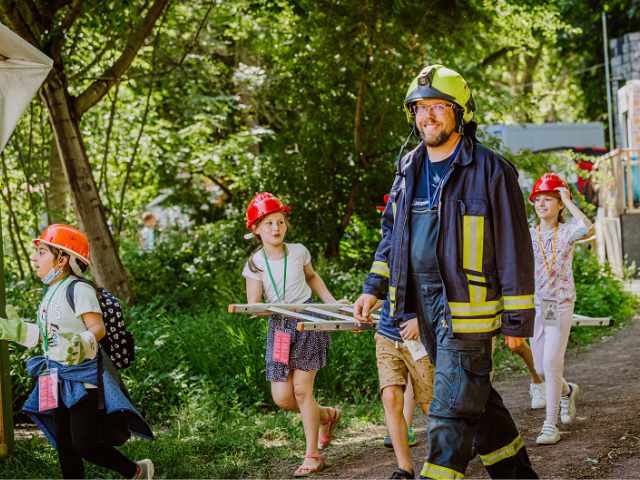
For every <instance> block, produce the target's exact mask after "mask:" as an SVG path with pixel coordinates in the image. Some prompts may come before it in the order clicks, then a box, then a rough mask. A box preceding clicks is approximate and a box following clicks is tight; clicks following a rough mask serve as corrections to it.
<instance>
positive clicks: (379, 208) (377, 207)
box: [376, 193, 389, 213]
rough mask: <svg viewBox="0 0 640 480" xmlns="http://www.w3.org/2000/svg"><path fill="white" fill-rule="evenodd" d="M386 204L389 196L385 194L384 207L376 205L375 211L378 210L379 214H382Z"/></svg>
mask: <svg viewBox="0 0 640 480" xmlns="http://www.w3.org/2000/svg"><path fill="white" fill-rule="evenodd" d="M387 203H389V194H388V193H385V194H384V205H376V210H378V211H379V212H380V213H382V212H384V209H385V208H386V206H387Z"/></svg>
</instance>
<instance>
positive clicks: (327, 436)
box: [318, 407, 342, 450]
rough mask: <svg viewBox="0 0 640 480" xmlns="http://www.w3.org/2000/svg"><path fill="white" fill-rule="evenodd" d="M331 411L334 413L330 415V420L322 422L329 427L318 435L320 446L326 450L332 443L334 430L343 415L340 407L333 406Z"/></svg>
mask: <svg viewBox="0 0 640 480" xmlns="http://www.w3.org/2000/svg"><path fill="white" fill-rule="evenodd" d="M330 411H331V412H332V413H331V416H330V417H329V420H327V421H326V422H323V423H322V425H328V427H327V429H326V430H325V431H324V433H321V434H320V435H319V436H318V448H319V449H320V450H324V449H325V448H327V447H328V446H329V445H330V444H331V438H332V436H333V432H334V430H335V429H336V426H337V425H338V422H339V421H340V417H341V416H342V412H341V411H340V409H339V408H338V407H331V410H330Z"/></svg>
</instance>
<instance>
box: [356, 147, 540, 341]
mask: <svg viewBox="0 0 640 480" xmlns="http://www.w3.org/2000/svg"><path fill="white" fill-rule="evenodd" d="M461 141H462V142H463V145H462V147H461V148H460V151H459V153H458V155H457V156H456V158H455V159H453V161H452V163H451V168H450V170H449V172H448V174H447V176H446V177H445V180H444V183H443V186H442V189H441V192H440V199H439V202H438V210H439V220H438V222H439V223H438V224H439V231H438V243H437V248H436V255H437V259H438V266H439V269H440V275H441V277H442V282H443V287H444V295H445V315H446V319H447V324H448V327H449V335H452V336H455V337H458V338H465V337H467V338H477V339H479V338H486V337H491V336H493V335H496V334H498V333H500V332H502V333H503V334H505V335H509V336H514V337H530V336H532V334H533V321H534V317H535V308H534V260H533V248H532V245H531V236H530V234H529V228H528V225H527V216H526V212H525V206H524V199H523V196H522V192H521V191H520V187H519V186H518V181H517V178H518V173H517V171H516V169H515V167H514V166H513V165H512V164H511V163H509V162H507V161H506V160H504V159H503V158H502V157H500V156H499V155H497V154H496V153H494V152H493V151H491V150H489V149H488V148H487V147H485V146H484V145H482V144H480V143H478V141H477V140H476V139H475V138H473V137H468V136H464V137H462V140H461ZM425 153H426V147H425V146H424V144H423V143H420V145H419V146H418V147H416V148H415V149H414V150H412V151H411V152H409V153H407V154H406V155H405V156H404V157H403V158H402V159H401V161H400V162H399V165H398V171H397V172H396V176H395V179H394V182H393V185H392V187H391V192H390V194H389V200H388V202H387V205H386V206H385V210H384V212H383V214H382V240H381V241H380V243H379V244H378V248H377V250H376V253H375V257H374V262H373V265H372V267H371V271H370V272H369V274H368V276H367V278H366V280H365V284H364V289H363V290H364V293H369V294H373V295H375V296H377V297H378V298H382V297H384V295H385V293H387V294H388V298H389V301H390V314H391V315H392V316H393V318H394V320H395V321H396V322H397V321H399V320H401V319H403V318H404V314H405V312H409V311H414V312H415V311H416V310H415V305H414V304H415V301H414V302H412V301H411V298H415V297H414V295H416V294H417V293H416V292H415V290H416V289H415V287H412V286H411V285H410V284H409V280H410V278H409V277H410V276H409V250H410V248H409V247H410V232H409V228H408V226H409V225H410V223H409V215H410V212H411V204H412V201H413V198H414V191H415V186H416V183H417V180H418V177H417V175H418V174H419V172H420V171H421V166H422V161H423V159H424V158H425V157H426V155H425ZM412 303H413V304H412Z"/></svg>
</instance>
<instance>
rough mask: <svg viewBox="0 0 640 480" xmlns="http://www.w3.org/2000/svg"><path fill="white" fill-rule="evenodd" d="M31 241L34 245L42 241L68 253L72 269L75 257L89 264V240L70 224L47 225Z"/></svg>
mask: <svg viewBox="0 0 640 480" xmlns="http://www.w3.org/2000/svg"><path fill="white" fill-rule="evenodd" d="M33 243H34V244H35V245H36V246H38V245H40V243H44V244H45V245H49V246H51V247H55V248H59V249H60V250H62V251H64V252H65V253H68V254H69V255H70V256H71V259H72V261H71V262H70V263H71V268H72V269H73V268H74V265H73V264H74V263H75V262H74V260H75V259H78V260H81V261H83V262H84V263H86V264H87V265H90V264H91V261H90V260H89V240H88V239H87V236H86V235H85V234H84V233H82V232H81V231H80V230H78V229H77V228H74V227H72V226H70V225H64V224H61V223H54V224H52V225H49V226H48V227H47V228H45V229H44V231H43V232H42V233H41V234H40V237H38V238H36V239H35V240H34V241H33ZM74 272H75V269H74Z"/></svg>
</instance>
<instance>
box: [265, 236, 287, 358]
mask: <svg viewBox="0 0 640 480" xmlns="http://www.w3.org/2000/svg"><path fill="white" fill-rule="evenodd" d="M262 255H263V256H264V263H265V265H266V267H267V274H268V275H269V280H270V281H271V286H272V287H273V290H274V291H275V292H276V297H277V300H278V301H279V302H283V303H284V301H285V300H284V299H285V294H286V292H287V249H286V247H285V249H284V272H283V275H282V277H283V280H282V294H280V291H279V290H278V285H277V284H276V281H275V278H274V277H273V273H272V272H271V266H270V265H269V258H267V253H266V252H265V251H264V249H262ZM290 349H291V334H290V333H288V332H284V331H282V330H276V331H275V333H274V337H273V354H272V357H273V361H274V362H278V363H283V364H285V365H288V364H289V350H290Z"/></svg>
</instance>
